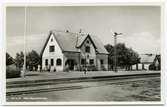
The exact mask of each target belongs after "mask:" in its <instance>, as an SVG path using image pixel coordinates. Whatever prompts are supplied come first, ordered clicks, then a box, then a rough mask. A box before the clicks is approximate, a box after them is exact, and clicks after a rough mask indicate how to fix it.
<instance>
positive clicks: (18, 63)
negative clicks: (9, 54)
mask: <svg viewBox="0 0 167 107" xmlns="http://www.w3.org/2000/svg"><path fill="white" fill-rule="evenodd" d="M15 63H16V66H17V67H18V68H19V69H21V68H22V67H23V64H24V53H23V52H22V51H21V52H20V53H16V58H15Z"/></svg>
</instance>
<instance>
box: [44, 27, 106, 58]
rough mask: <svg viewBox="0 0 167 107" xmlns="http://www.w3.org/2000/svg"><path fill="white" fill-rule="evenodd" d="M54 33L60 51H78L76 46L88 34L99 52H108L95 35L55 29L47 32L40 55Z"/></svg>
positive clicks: (79, 44) (80, 43)
mask: <svg viewBox="0 0 167 107" xmlns="http://www.w3.org/2000/svg"><path fill="white" fill-rule="evenodd" d="M51 34H53V35H54V37H55V39H56V40H57V42H58V44H59V46H60V48H61V49H62V51H63V52H64V51H69V52H79V49H78V47H80V46H81V45H82V43H83V42H84V40H85V39H86V38H87V37H88V36H89V37H90V38H91V40H92V42H93V43H94V46H95V47H96V51H97V52H98V53H100V54H108V52H107V51H106V49H105V48H104V45H103V43H102V42H101V41H100V39H99V38H98V37H97V36H93V35H88V34H81V33H72V32H64V31H57V30H52V31H50V33H49V36H48V38H47V40H46V42H45V45H44V47H43V49H42V51H41V55H42V54H43V51H44V49H45V47H46V45H47V42H48V40H49V38H50V36H51Z"/></svg>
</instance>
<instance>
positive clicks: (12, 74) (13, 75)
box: [6, 64, 21, 78]
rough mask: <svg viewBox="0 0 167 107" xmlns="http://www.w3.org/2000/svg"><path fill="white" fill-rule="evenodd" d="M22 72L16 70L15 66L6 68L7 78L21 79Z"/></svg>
mask: <svg viewBox="0 0 167 107" xmlns="http://www.w3.org/2000/svg"><path fill="white" fill-rule="evenodd" d="M20 74H21V72H20V70H19V69H17V68H16V66H15V65H14V64H12V65H9V66H7V67H6V78H16V77H20Z"/></svg>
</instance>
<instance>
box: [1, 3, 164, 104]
mask: <svg viewBox="0 0 167 107" xmlns="http://www.w3.org/2000/svg"><path fill="white" fill-rule="evenodd" d="M119 1H120V0H119ZM161 1H162V0H161ZM25 4H26V5H28V6H161V55H162V56H161V59H162V65H161V69H162V70H161V71H162V73H161V101H160V102H155V101H152V102H113V101H112V102H6V97H5V96H6V94H5V93H6V88H5V87H6V79H5V78H6V77H5V76H6V74H5V73H6V72H5V71H6V70H5V69H6V65H5V58H6V56H5V53H6V44H5V43H6V42H5V41H6V37H5V35H6V7H10V6H12V7H13V6H17V7H18V6H25ZM2 9H3V27H2V28H3V36H2V44H3V45H2V46H3V49H2V52H3V54H2V58H3V60H2V61H3V62H2V64H3V66H2V71H3V75H2V79H3V81H2V82H3V83H2V84H3V87H2V93H3V100H2V101H3V102H2V104H3V105H163V104H164V100H165V96H164V95H165V90H164V88H165V87H164V86H165V82H164V80H165V77H164V76H165V72H164V71H165V55H164V53H165V52H164V48H165V47H164V44H165V35H164V24H163V23H164V3H163V2H159V1H157V0H154V2H143V1H142V2H125V1H124V2H122V1H121V2H100V3H99V2H98V3H95V2H91V3H85V2H84V3H76V2H75V3H72V2H71V3H70V2H64V3H62V2H58V3H39V2H35V3H23V2H19V3H4V4H3V8H2Z"/></svg>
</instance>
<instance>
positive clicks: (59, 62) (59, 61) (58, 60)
mask: <svg viewBox="0 0 167 107" xmlns="http://www.w3.org/2000/svg"><path fill="white" fill-rule="evenodd" d="M61 63H62V61H61V59H60V58H58V59H57V61H56V65H58V66H61Z"/></svg>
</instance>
